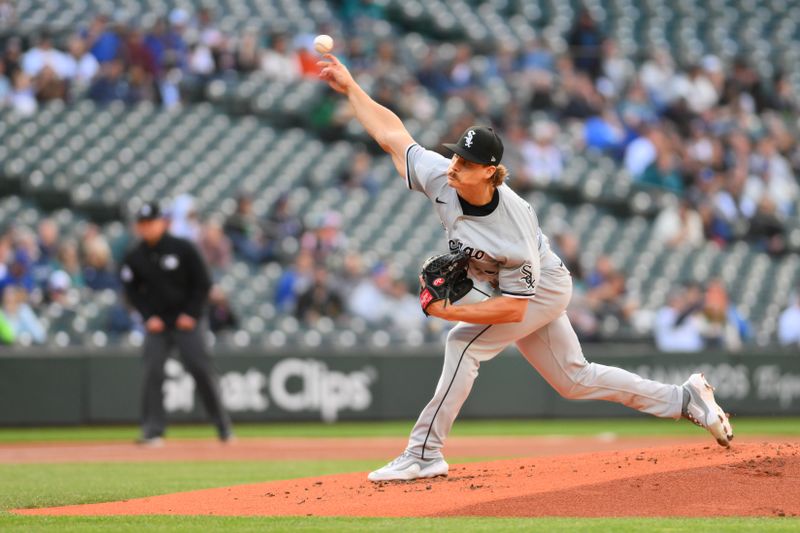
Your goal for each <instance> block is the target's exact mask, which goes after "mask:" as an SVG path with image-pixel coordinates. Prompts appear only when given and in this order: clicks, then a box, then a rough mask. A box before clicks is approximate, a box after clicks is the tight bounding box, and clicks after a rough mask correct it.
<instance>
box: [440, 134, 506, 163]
mask: <svg viewBox="0 0 800 533" xmlns="http://www.w3.org/2000/svg"><path fill="white" fill-rule="evenodd" d="M442 146H444V147H445V148H447V149H448V150H450V151H451V152H455V153H457V154H458V155H460V156H461V157H463V158H464V159H466V160H467V161H472V162H473V163H478V164H479V165H499V164H500V160H501V159H503V141H501V140H500V137H499V136H498V135H497V134H496V133H495V132H494V130H493V129H492V128H488V127H486V126H471V127H469V128H467V130H466V131H465V132H464V134H463V135H462V136H461V138H460V139H459V140H458V144H450V143H445V144H443V145H442Z"/></svg>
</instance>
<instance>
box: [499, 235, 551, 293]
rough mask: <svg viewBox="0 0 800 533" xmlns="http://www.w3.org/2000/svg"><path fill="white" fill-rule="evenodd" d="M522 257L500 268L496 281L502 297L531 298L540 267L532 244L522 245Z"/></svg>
mask: <svg viewBox="0 0 800 533" xmlns="http://www.w3.org/2000/svg"><path fill="white" fill-rule="evenodd" d="M524 248H525V251H526V252H527V253H526V254H525V256H524V257H522V258H519V259H511V260H509V261H508V262H507V263H506V264H505V265H502V266H501V267H500V271H499V272H498V276H497V281H498V285H499V289H500V292H501V293H502V294H503V296H509V297H511V298H533V297H534V296H535V295H536V284H537V283H538V281H539V275H540V272H541V265H540V262H539V252H538V250H537V249H536V248H535V247H534V246H533V244H532V243H526V244H525V245H524Z"/></svg>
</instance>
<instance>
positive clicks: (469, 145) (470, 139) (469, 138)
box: [464, 130, 475, 148]
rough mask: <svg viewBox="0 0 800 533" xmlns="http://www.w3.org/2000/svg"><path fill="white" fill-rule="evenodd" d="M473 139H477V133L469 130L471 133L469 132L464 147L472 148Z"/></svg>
mask: <svg viewBox="0 0 800 533" xmlns="http://www.w3.org/2000/svg"><path fill="white" fill-rule="evenodd" d="M473 137H475V131H474V130H469V132H467V138H466V139H465V140H464V146H466V147H467V148H472V138H473Z"/></svg>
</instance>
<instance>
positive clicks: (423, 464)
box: [367, 452, 450, 481]
mask: <svg viewBox="0 0 800 533" xmlns="http://www.w3.org/2000/svg"><path fill="white" fill-rule="evenodd" d="M449 469H450V466H449V465H448V464H447V462H446V461H445V460H444V459H442V458H441V457H440V458H438V459H420V458H419V457H415V456H413V455H411V454H410V453H408V452H403V453H402V454H400V456H399V457H398V458H397V459H395V460H394V461H392V462H391V463H389V464H387V465H386V466H384V467H383V468H379V469H378V470H375V471H374V472H370V474H369V475H368V476H367V479H369V480H370V481H393V480H398V479H401V480H410V479H419V478H428V477H437V476H446V475H447V472H448V470H449Z"/></svg>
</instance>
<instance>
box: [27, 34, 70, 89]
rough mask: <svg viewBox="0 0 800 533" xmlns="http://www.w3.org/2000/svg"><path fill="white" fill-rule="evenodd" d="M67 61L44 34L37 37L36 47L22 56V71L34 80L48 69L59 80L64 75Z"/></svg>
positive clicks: (62, 53)
mask: <svg viewBox="0 0 800 533" xmlns="http://www.w3.org/2000/svg"><path fill="white" fill-rule="evenodd" d="M67 61H68V59H67V56H66V54H64V52H62V51H61V50H58V49H57V48H55V47H54V46H53V38H52V37H51V36H50V34H49V33H46V32H45V33H42V34H41V35H39V38H38V39H37V43H36V46H34V47H33V48H31V49H30V50H28V51H27V52H25V55H23V56H22V70H23V72H25V74H27V75H28V76H30V77H31V78H36V77H37V76H39V75H40V74H42V73H43V71H45V70H46V69H49V70H51V71H52V72H53V73H54V74H55V77H56V78H57V79H60V78H61V77H63V75H64V74H65V73H66V68H67V65H66V63H67Z"/></svg>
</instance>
